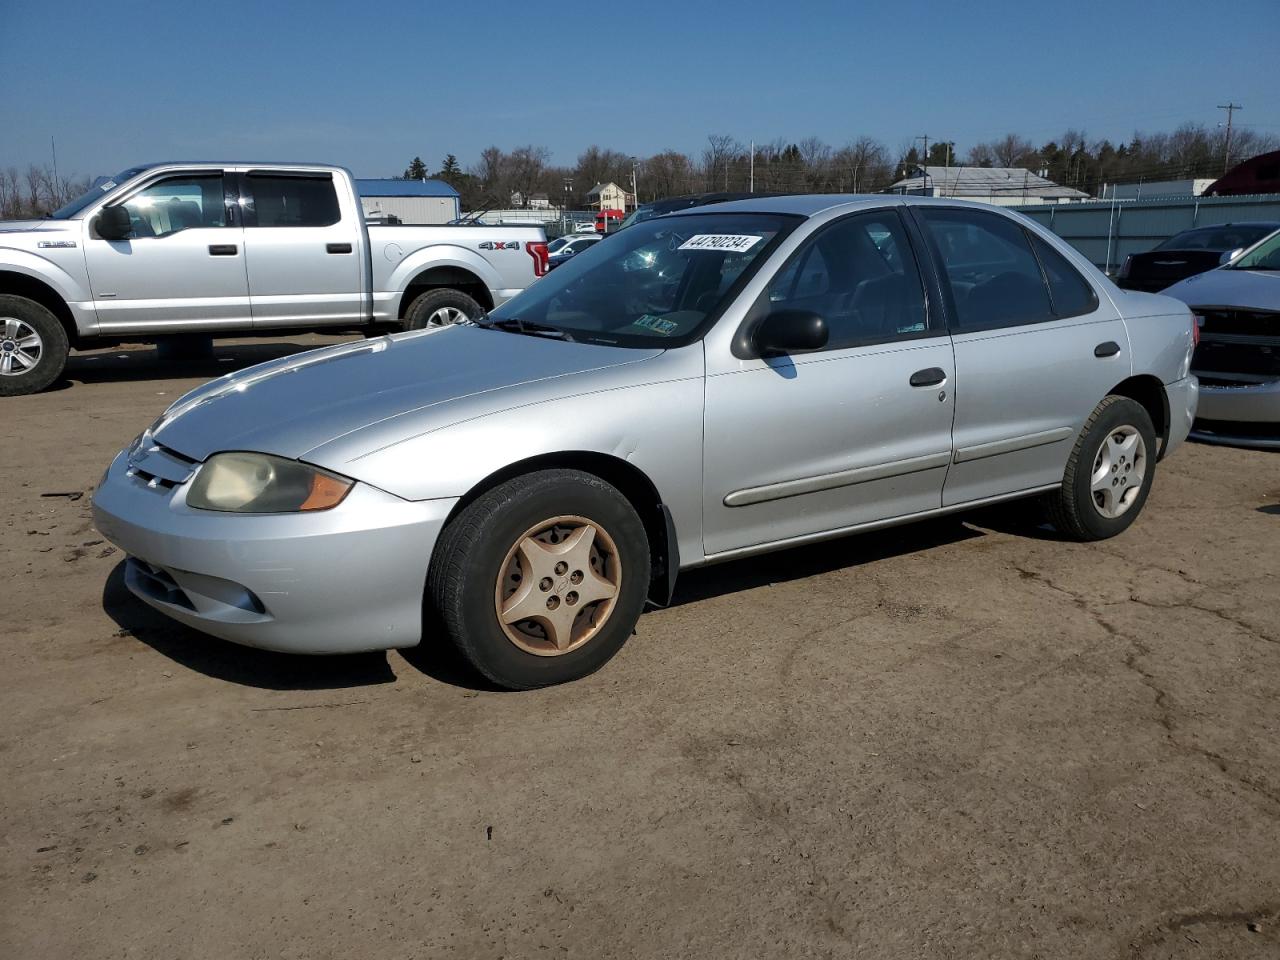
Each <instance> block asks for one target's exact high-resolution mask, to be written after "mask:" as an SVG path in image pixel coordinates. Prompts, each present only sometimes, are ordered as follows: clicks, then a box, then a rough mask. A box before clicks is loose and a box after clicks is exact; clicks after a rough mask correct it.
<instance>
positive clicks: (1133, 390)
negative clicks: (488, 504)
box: [1110, 374, 1169, 454]
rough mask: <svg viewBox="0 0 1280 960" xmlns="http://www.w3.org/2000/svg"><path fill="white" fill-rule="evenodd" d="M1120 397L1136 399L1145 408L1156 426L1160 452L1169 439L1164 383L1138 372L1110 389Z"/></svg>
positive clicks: (1167, 400)
mask: <svg viewBox="0 0 1280 960" xmlns="http://www.w3.org/2000/svg"><path fill="white" fill-rule="evenodd" d="M1110 392H1111V393H1113V394H1115V395H1116V396H1120V397H1128V398H1129V399H1130V400H1136V401H1137V402H1138V403H1140V404H1142V406H1143V407H1144V408H1146V411H1147V413H1148V414H1149V415H1150V416H1151V423H1152V424H1153V425H1154V426H1155V428H1156V436H1157V437H1158V438H1159V440H1160V450H1161V454H1163V452H1164V447H1165V444H1166V443H1167V442H1168V440H1169V397H1168V396H1167V395H1166V394H1165V392H1164V384H1163V383H1161V382H1160V380H1159V378H1157V377H1153V376H1151V375H1150V374H1140V375H1138V376H1136V377H1130V378H1129V379H1128V380H1124V381H1121V382H1120V383H1117V384H1116V385H1115V386H1114V387H1112V388H1111V390H1110Z"/></svg>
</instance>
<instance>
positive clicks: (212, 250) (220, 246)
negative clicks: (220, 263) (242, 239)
mask: <svg viewBox="0 0 1280 960" xmlns="http://www.w3.org/2000/svg"><path fill="white" fill-rule="evenodd" d="M237 249H239V248H238V247H236V245H235V244H234V243H211V244H209V256H211V257H234V256H235V255H236V251H237Z"/></svg>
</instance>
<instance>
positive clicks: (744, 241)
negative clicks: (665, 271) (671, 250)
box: [677, 233, 764, 253]
mask: <svg viewBox="0 0 1280 960" xmlns="http://www.w3.org/2000/svg"><path fill="white" fill-rule="evenodd" d="M763 239H764V237H753V236H751V235H750V234H739V233H699V234H697V235H696V236H692V237H690V238H689V239H688V240H686V241H685V242H684V243H682V244H680V246H679V247H678V248H677V249H679V250H723V251H725V252H726V253H746V252H747V251H748V250H750V249H751V248H752V247H754V246H755V245H756V244H757V243H759V242H760V241H761V240H763Z"/></svg>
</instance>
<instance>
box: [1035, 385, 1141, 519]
mask: <svg viewBox="0 0 1280 960" xmlns="http://www.w3.org/2000/svg"><path fill="white" fill-rule="evenodd" d="M1130 429H1131V430H1135V431H1136V432H1137V434H1138V435H1139V436H1140V437H1141V439H1142V443H1143V453H1142V455H1143V457H1144V460H1145V462H1144V463H1143V464H1142V479H1141V482H1140V484H1139V486H1138V492H1137V493H1136V494H1133V495H1131V496H1130V501H1129V504H1128V506H1127V507H1126V508H1125V510H1124V512H1123V513H1121V514H1120V515H1119V516H1115V517H1108V516H1104V515H1103V513H1102V512H1101V508H1100V507H1099V506H1098V505H1097V503H1096V502H1095V494H1094V492H1093V490H1092V488H1091V483H1092V478H1093V473H1094V470H1095V468H1096V467H1097V466H1098V464H1099V460H1100V456H1101V455H1102V453H1103V451H1102V446H1103V444H1104V443H1112V442H1115V440H1114V438H1116V437H1117V436H1120V432H1121V431H1124V430H1130ZM1130 462H1132V461H1130ZM1116 466H1117V470H1116V471H1114V473H1113V476H1112V479H1113V482H1114V483H1115V484H1122V483H1125V482H1126V480H1125V473H1126V472H1127V471H1125V470H1124V469H1123V467H1122V465H1116ZM1155 467H1156V432H1155V428H1154V427H1153V426H1152V424H1151V416H1150V414H1148V413H1147V411H1146V408H1145V407H1143V406H1142V404H1140V403H1138V402H1137V401H1136V400H1131V399H1129V398H1128V397H1118V396H1114V395H1113V396H1108V397H1105V398H1104V399H1103V401H1102V402H1101V403H1100V404H1098V406H1097V407H1095V408H1094V411H1093V413H1091V414H1090V415H1089V419H1088V420H1086V421H1085V424H1084V429H1083V430H1081V431H1080V436H1079V438H1078V439H1077V440H1076V445H1075V448H1074V449H1073V450H1072V451H1071V457H1070V459H1069V460H1067V469H1066V471H1065V472H1064V473H1063V477H1062V487H1061V488H1060V489H1058V490H1055V491H1053V492H1052V493H1049V494H1047V495H1046V496H1045V508H1046V512H1047V513H1048V516H1049V522H1050V523H1052V524H1053V525H1054V527H1056V528H1057V530H1058V532H1059V533H1062V534H1065V535H1066V536H1068V537H1071V538H1072V539H1073V540H1082V541H1088V540H1105V539H1107V538H1108V537H1114V536H1115V535H1116V534H1118V533H1122V532H1124V531H1125V530H1126V529H1128V527H1129V525H1130V524H1131V523H1133V521H1134V520H1136V519H1137V518H1138V514H1139V513H1141V512H1142V507H1143V505H1144V504H1145V503H1146V502H1147V496H1148V494H1150V492H1151V483H1152V480H1153V479H1154V478H1155ZM1129 475H1130V476H1132V474H1131V473H1130V474H1129ZM1117 490H1121V491H1123V488H1122V487H1118V488H1117ZM1123 495H1124V494H1123V493H1122V496H1123Z"/></svg>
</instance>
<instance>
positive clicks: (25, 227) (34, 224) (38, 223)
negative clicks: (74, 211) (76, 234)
mask: <svg viewBox="0 0 1280 960" xmlns="http://www.w3.org/2000/svg"><path fill="white" fill-rule="evenodd" d="M67 225H68V221H66V220H0V233H32V232H36V231H44V230H65V229H66V228H67Z"/></svg>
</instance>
